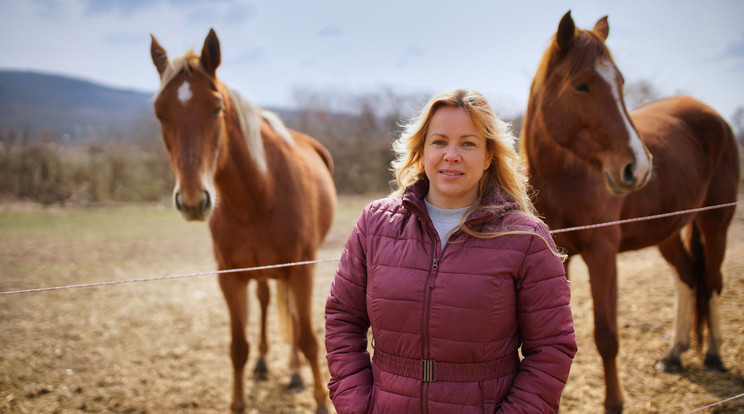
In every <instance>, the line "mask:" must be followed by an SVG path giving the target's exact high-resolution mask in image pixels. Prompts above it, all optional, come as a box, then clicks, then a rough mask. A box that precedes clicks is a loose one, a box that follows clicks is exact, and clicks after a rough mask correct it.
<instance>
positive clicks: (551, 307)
mask: <svg viewBox="0 0 744 414" xmlns="http://www.w3.org/2000/svg"><path fill="white" fill-rule="evenodd" d="M534 230H535V233H536V235H534V236H530V237H531V240H530V242H529V247H528V249H527V251H526V253H525V257H524V261H523V263H522V265H521V267H520V269H519V273H518V275H517V281H516V288H517V307H518V309H517V313H518V319H519V333H520V340H521V343H522V355H523V356H524V358H523V359H522V361H521V363H520V367H519V373H518V374H517V376H516V378H515V379H514V382H513V383H512V387H511V389H510V390H509V394H508V396H507V398H506V400H504V402H503V403H502V404H501V407H500V411H499V412H501V413H527V412H529V413H536V412H540V413H554V412H557V411H558V406H559V403H560V399H561V392H562V391H563V387H564V386H565V385H566V380H567V379H568V374H569V370H570V368H571V363H572V361H573V357H574V355H575V354H576V338H575V335H574V329H573V318H572V316H571V308H570V305H569V302H570V299H571V293H570V290H569V284H568V280H567V279H566V273H565V269H564V267H563V263H562V262H561V259H560V258H559V257H557V256H555V255H554V254H553V252H552V251H551V248H552V249H555V245H554V244H553V239H552V238H551V236H550V233H549V232H548V229H547V227H546V226H545V225H544V224H543V223H541V222H540V223H538V224H537V225H536V228H535V229H534ZM538 235H539V236H540V237H538Z"/></svg>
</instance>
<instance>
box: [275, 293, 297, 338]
mask: <svg viewBox="0 0 744 414" xmlns="http://www.w3.org/2000/svg"><path fill="white" fill-rule="evenodd" d="M276 306H277V313H278V314H279V331H280V332H281V335H282V339H284V341H286V342H287V343H288V344H291V343H292V338H293V330H294V322H293V321H294V317H293V316H294V314H295V312H294V301H293V300H292V292H291V291H290V290H289V284H288V283H287V281H286V280H283V279H277V289H276Z"/></svg>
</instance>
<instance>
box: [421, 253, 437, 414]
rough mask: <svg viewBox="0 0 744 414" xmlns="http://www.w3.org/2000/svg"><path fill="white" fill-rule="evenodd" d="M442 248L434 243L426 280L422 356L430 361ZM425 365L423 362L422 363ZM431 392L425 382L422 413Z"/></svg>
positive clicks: (422, 391)
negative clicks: (433, 302) (431, 324)
mask: <svg viewBox="0 0 744 414" xmlns="http://www.w3.org/2000/svg"><path fill="white" fill-rule="evenodd" d="M440 250H441V247H440V246H439V244H438V243H434V257H433V259H432V263H431V271H430V272H429V276H428V277H427V280H426V286H427V289H426V296H425V297H424V318H423V321H422V325H423V326H422V329H421V331H422V332H423V338H422V341H421V346H422V348H423V349H422V350H421V351H422V352H421V355H422V356H423V359H429V356H430V355H429V317H430V316H431V315H430V310H429V308H430V306H431V291H432V289H434V288H435V287H436V280H437V276H438V274H439V254H441V252H440ZM422 364H423V361H422ZM428 391H429V383H428V382H426V381H423V387H422V389H421V412H422V413H427V412H428V398H427V394H428Z"/></svg>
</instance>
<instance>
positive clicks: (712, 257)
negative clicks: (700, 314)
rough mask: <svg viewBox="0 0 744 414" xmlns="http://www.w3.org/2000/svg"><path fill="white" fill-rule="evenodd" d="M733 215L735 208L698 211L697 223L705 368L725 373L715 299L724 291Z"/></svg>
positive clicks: (716, 301)
mask: <svg viewBox="0 0 744 414" xmlns="http://www.w3.org/2000/svg"><path fill="white" fill-rule="evenodd" d="M733 215H734V209H733V208H731V209H726V210H724V211H718V212H704V213H700V214H699V215H698V216H697V218H696V223H697V225H698V228H699V229H700V232H701V233H702V240H703V252H704V256H705V281H704V282H703V283H705V289H706V293H707V300H708V318H707V320H708V350H707V352H706V353H705V360H704V365H705V369H707V370H708V371H712V372H726V371H727V370H726V367H725V366H724V365H723V360H722V359H721V354H720V346H721V343H722V341H723V334H722V332H721V319H720V314H719V312H718V302H719V297H720V294H721V291H722V290H723V275H722V274H721V265H722V264H723V258H724V254H725V252H726V232H727V230H728V226H729V224H730V223H731V220H732V218H733Z"/></svg>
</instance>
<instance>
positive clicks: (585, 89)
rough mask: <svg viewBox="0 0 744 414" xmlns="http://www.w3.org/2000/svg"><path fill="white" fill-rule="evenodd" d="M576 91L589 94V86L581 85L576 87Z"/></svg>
mask: <svg viewBox="0 0 744 414" xmlns="http://www.w3.org/2000/svg"><path fill="white" fill-rule="evenodd" d="M574 89H576V92H581V93H589V85H587V84H586V83H580V84H578V85H576V86H575V87H574Z"/></svg>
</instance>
